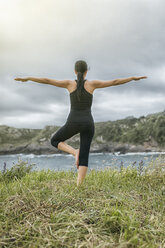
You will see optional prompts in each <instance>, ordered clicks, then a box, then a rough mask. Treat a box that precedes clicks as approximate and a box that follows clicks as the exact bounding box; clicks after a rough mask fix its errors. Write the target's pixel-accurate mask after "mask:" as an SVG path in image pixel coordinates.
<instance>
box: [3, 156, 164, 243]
mask: <svg viewBox="0 0 165 248" xmlns="http://www.w3.org/2000/svg"><path fill="white" fill-rule="evenodd" d="M76 176H77V173H75V172H62V171H58V172H53V171H50V170H48V171H44V170H42V171H38V172H37V171H33V172H29V173H26V175H24V176H22V177H21V178H18V177H17V176H15V177H14V179H13V178H12V179H10V180H7V178H6V177H4V175H3V174H2V173H1V174H0V247H4V248H5V247H12V248H14V247H44V248H45V247H57V248H58V247H65V248H66V247H77V248H86V247H87V248H93V247H94V248H95V247H97V248H109V247H112V248H113V247H120V248H125V247H149V248H152V247H159V248H163V247H165V232H164V230H165V201H164V200H165V164H163V163H162V162H160V161H159V160H157V163H156V165H153V164H152V163H151V164H150V168H149V167H148V169H147V170H143V173H139V171H138V170H137V169H136V168H131V167H128V168H127V169H125V168H122V170H120V171H118V170H115V169H110V168H107V169H105V170H103V171H95V170H91V171H90V173H89V174H87V177H86V179H85V181H84V183H83V184H82V185H81V187H77V186H76Z"/></svg>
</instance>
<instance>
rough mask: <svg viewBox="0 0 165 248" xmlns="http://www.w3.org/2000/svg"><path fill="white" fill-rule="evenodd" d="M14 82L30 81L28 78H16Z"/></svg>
mask: <svg viewBox="0 0 165 248" xmlns="http://www.w3.org/2000/svg"><path fill="white" fill-rule="evenodd" d="M14 80H16V81H22V82H26V81H28V80H29V79H28V78H14Z"/></svg>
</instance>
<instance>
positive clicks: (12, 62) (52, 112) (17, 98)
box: [0, 0, 165, 129]
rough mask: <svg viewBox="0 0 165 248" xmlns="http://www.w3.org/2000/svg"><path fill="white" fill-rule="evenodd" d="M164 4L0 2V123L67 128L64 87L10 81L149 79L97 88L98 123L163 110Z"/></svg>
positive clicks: (133, 0) (143, 0)
mask: <svg viewBox="0 0 165 248" xmlns="http://www.w3.org/2000/svg"><path fill="white" fill-rule="evenodd" d="M164 9H165V1H164V0H156V1H155V0H124V1H123V0H83V1H82V0H47V1H45V0H28V1H25V0H5V1H4V0H0V37H1V39H0V54H1V56H0V125H8V126H12V127H16V128H34V129H35V128H44V127H45V126H47V125H55V126H62V125H64V123H65V121H66V119H67V116H68V115H69V111H70V99H69V92H68V90H67V89H65V88H60V87H56V86H52V85H46V84H40V83H36V82H32V81H28V82H18V81H15V80H14V78H15V77H40V78H42V77H44V78H45V77H46V78H52V79H58V80H63V79H71V80H74V79H76V75H75V73H74V64H75V62H76V61H77V60H79V59H82V60H85V61H86V62H87V64H88V66H89V67H90V70H89V71H88V73H87V76H86V79H88V80H92V79H97V80H112V79H117V78H126V77H132V76H147V77H148V78H147V79H143V80H139V81H131V82H129V83H126V84H122V85H118V86H112V87H105V88H100V89H95V91H94V93H93V104H92V115H93V118H94V121H95V122H100V121H113V120H118V119H123V118H126V117H128V116H134V117H136V118H138V117H140V116H146V115H148V114H151V113H156V112H162V111H164V110H165V49H164V44H165V32H164V23H165V15H164Z"/></svg>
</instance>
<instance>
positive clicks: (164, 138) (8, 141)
mask: <svg viewBox="0 0 165 248" xmlns="http://www.w3.org/2000/svg"><path fill="white" fill-rule="evenodd" d="M59 128H60V127H59V126H45V127H44V128H43V129H28V128H14V127H10V126H6V125H0V154H15V153H26V154H28V153H34V154H43V153H62V152H61V151H59V150H58V149H56V148H54V147H52V146H51V144H50V138H51V136H52V134H53V133H55V132H56V131H57V130H58V129H59ZM66 142H67V143H68V144H69V145H73V147H75V148H78V147H79V142H80V138H79V134H76V135H75V136H73V137H72V138H71V139H69V140H67V141H66ZM140 151H146V152H147V151H165V111H163V112H159V113H154V114H149V115H147V116H146V117H145V116H141V117H140V118H135V117H133V116H130V117H127V118H125V119H121V120H116V121H107V122H97V123H95V135H94V138H93V140H92V144H91V152H121V153H125V152H140Z"/></svg>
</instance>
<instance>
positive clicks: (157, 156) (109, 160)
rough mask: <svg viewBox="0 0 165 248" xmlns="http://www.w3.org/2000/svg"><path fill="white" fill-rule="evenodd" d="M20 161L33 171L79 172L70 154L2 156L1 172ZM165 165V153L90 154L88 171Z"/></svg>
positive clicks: (0, 158) (0, 157)
mask: <svg viewBox="0 0 165 248" xmlns="http://www.w3.org/2000/svg"><path fill="white" fill-rule="evenodd" d="M20 161H25V164H33V167H32V171H33V170H35V171H40V170H48V169H49V170H52V171H77V168H76V165H75V158H74V156H72V155H70V154H42V155H35V154H21V153H20V154H11V155H0V171H3V170H4V165H5V167H6V169H8V170H10V169H11V168H12V167H13V166H14V165H16V164H19V163H20ZM158 162H159V163H163V164H165V152H136V153H125V154H120V153H119V152H116V153H110V152H109V153H104V152H101V153H90V154H89V161H88V171H90V170H93V169H94V170H104V169H105V168H108V167H111V168H112V167H113V168H120V169H121V168H122V167H128V166H134V167H139V168H140V166H141V167H143V166H148V165H149V164H150V165H151V164H152V165H153V164H154V163H158Z"/></svg>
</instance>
